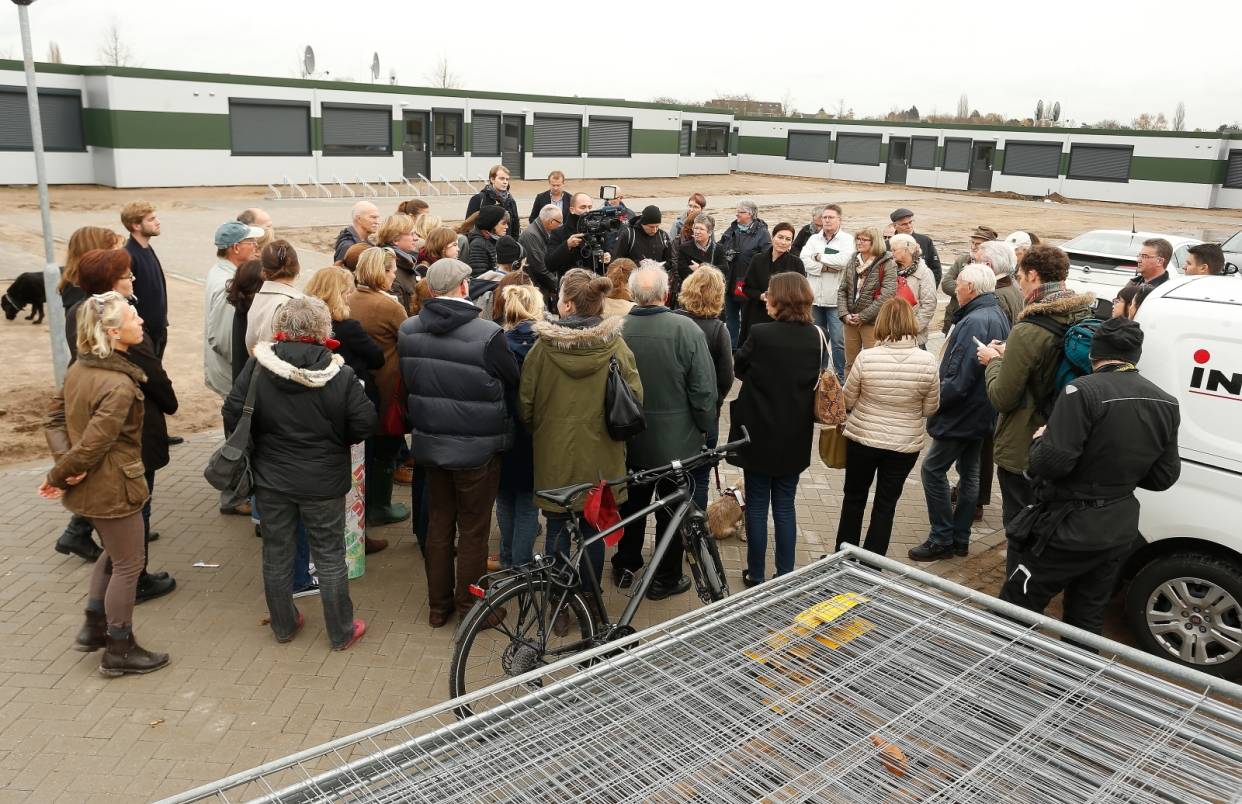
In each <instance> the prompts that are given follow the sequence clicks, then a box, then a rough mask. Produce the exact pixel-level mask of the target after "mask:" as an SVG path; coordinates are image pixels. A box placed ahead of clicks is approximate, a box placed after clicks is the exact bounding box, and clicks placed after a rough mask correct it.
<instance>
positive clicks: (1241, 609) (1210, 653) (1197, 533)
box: [1122, 276, 1242, 677]
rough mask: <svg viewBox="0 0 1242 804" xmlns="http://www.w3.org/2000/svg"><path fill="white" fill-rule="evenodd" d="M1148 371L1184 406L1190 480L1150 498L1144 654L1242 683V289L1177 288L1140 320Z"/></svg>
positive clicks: (1145, 504)
mask: <svg viewBox="0 0 1242 804" xmlns="http://www.w3.org/2000/svg"><path fill="white" fill-rule="evenodd" d="M1137 320H1138V322H1139V324H1141V325H1142V327H1143V331H1144V333H1145V335H1146V336H1147V337H1146V338H1145V339H1144V344H1143V358H1142V360H1141V361H1140V362H1139V365H1138V368H1139V370H1140V371H1141V372H1143V375H1144V376H1146V377H1147V378H1148V379H1150V380H1151V381H1152V382H1154V383H1156V384H1157V385H1159V386H1160V387H1161V388H1162V389H1164V390H1165V391H1166V392H1168V393H1170V394H1173V395H1174V396H1176V397H1177V399H1178V404H1179V408H1180V410H1181V428H1180V430H1179V433H1178V451H1179V452H1180V454H1181V458H1182V471H1181V477H1180V478H1179V479H1178V481H1177V483H1176V484H1175V485H1174V486H1173V487H1172V488H1171V489H1169V490H1167V491H1163V492H1159V493H1157V492H1149V491H1143V490H1141V489H1140V490H1139V491H1138V492H1137V496H1138V498H1139V501H1140V502H1141V504H1142V511H1141V513H1140V516H1139V531H1140V535H1141V544H1140V546H1138V549H1137V550H1136V551H1135V552H1134V553H1133V554H1132V555H1131V556H1130V558H1129V559H1128V561H1127V565H1126V568H1125V570H1124V572H1123V573H1122V582H1123V583H1124V584H1126V590H1125V596H1124V604H1123V605H1124V616H1125V620H1126V622H1127V624H1128V626H1129V627H1130V629H1131V630H1132V631H1133V633H1134V635H1135V637H1136V638H1137V640H1138V642H1139V644H1140V645H1141V646H1142V647H1143V648H1144V649H1145V650H1148V651H1150V652H1152V653H1155V654H1157V655H1159V656H1162V657H1164V658H1166V659H1171V660H1173V661H1177V662H1181V663H1182V664H1187V665H1190V666H1192V667H1195V668H1196V669H1198V670H1202V671H1205V672H1208V673H1213V674H1215V675H1220V676H1225V677H1236V676H1239V675H1242V526H1240V525H1239V523H1242V493H1240V481H1242V329H1239V327H1238V326H1237V322H1238V321H1239V320H1242V282H1239V281H1238V280H1237V278H1236V277H1233V276H1198V277H1188V278H1185V279H1184V280H1175V281H1170V282H1167V283H1165V284H1164V285H1162V286H1160V287H1159V288H1157V289H1156V291H1155V292H1154V293H1153V294H1152V295H1151V296H1149V297H1148V299H1147V301H1146V302H1144V304H1143V307H1142V309H1140V310H1139V313H1138V316H1137Z"/></svg>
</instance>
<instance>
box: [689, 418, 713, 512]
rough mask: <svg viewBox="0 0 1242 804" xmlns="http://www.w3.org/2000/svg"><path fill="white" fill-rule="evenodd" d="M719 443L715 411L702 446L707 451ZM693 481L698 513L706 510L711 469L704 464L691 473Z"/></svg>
mask: <svg viewBox="0 0 1242 804" xmlns="http://www.w3.org/2000/svg"><path fill="white" fill-rule="evenodd" d="M719 441H720V409H719V408H717V409H716V421H715V422H714V423H713V424H712V429H711V430H710V431H709V432H707V433H706V434H705V435H704V439H703V445H704V446H705V447H707V448H708V449H715V447H716V444H717V443H718V442H719ZM691 477H692V478H693V480H694V504H695V505H697V506H698V507H699V510H700V511H706V510H707V488H708V486H710V485H711V482H712V467H711V466H708V465H707V464H704V465H703V466H700V467H699V468H698V469H695V470H694V472H692V473H691Z"/></svg>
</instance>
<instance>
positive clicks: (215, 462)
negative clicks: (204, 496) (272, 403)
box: [203, 362, 263, 507]
mask: <svg viewBox="0 0 1242 804" xmlns="http://www.w3.org/2000/svg"><path fill="white" fill-rule="evenodd" d="M262 371H263V368H262V367H261V366H260V365H259V364H258V363H257V362H256V363H255V364H254V370H253V371H252V372H251V374H250V385H249V386H248V387H247V388H246V402H245V404H244V406H243V407H242V415H241V418H240V419H238V420H237V426H236V427H234V428H233V432H231V433H229V437H228V438H226V439H225V440H224V443H223V444H221V445H220V446H219V447H218V448H216V451H215V452H213V453H211V457H210V458H208V459H207V468H206V469H204V470H203V477H205V478H206V479H207V482H208V483H210V484H211V486H212V488H214V489H217V490H218V491H226V492H230V493H231V496H230V502H227V503H225V504H224V505H222V506H221V507H229V506H230V505H239V504H240V503H241V502H242V501H243V500H246V499H248V498H249V497H250V492H251V491H253V490H254V472H253V471H252V470H251V468H250V452H251V450H252V449H253V448H254V442H253V441H252V440H251V438H250V421H251V419H252V418H253V416H254V397H255V391H256V389H257V388H258V387H259V374H260V372H262Z"/></svg>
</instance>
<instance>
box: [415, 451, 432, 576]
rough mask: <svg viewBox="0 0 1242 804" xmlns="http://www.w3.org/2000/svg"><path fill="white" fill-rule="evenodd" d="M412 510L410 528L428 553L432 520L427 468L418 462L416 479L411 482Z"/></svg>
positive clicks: (420, 545)
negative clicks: (428, 495)
mask: <svg viewBox="0 0 1242 804" xmlns="http://www.w3.org/2000/svg"><path fill="white" fill-rule="evenodd" d="M410 511H411V512H413V516H411V517H410V529H411V530H412V531H413V532H414V538H415V539H418V549H419V550H420V551H422V552H423V553H424V554H426V552H427V527H428V523H429V522H430V521H431V517H430V512H429V510H428V506H427V469H426V467H423V466H419V465H418V464H415V465H414V480H413V482H412V483H411V484H410Z"/></svg>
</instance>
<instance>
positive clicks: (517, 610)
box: [449, 578, 595, 717]
mask: <svg viewBox="0 0 1242 804" xmlns="http://www.w3.org/2000/svg"><path fill="white" fill-rule="evenodd" d="M502 610H503V612H504V614H503V619H500V621H499V622H498V623H496V622H495V621H496V619H497V616H496V615H498V614H499V612H501V611H502ZM493 623H495V624H494V625H493ZM594 634H595V623H594V621H593V620H592V619H591V613H590V610H589V609H588V608H587V605H586V601H585V600H583V598H582V595H581V594H579V593H578V591H577V590H576V589H566V588H565V587H563V586H558V585H557V584H554V583H551V582H550V581H548V580H547V579H545V578H538V579H523V578H515V579H514V580H513V581H512V582H510V583H508V584H505V585H504V586H502V587H501V588H500V589H496V590H493V591H491V592H489V594H488V595H487V596H486V597H485V598H484V599H483V600H482V601H480V603H479V604H478V605H476V606H475V607H474V609H472V610H471V612H470V614H469V615H467V617H466V619H465V620H464V621H462V624H461V629H460V630H459V631H458V634H457V641H456V644H455V645H454V646H453V659H452V663H451V664H450V665H449V695H450V696H451V697H453V698H457V697H459V696H462V695H467V694H469V693H472V692H477V691H479V690H481V689H483V688H485V687H489V686H491V685H492V684H496V683H498V682H500V681H504V680H506V679H509V678H514V677H516V676H520V675H522V674H523V673H528V672H530V671H532V670H538V669H539V668H541V667H544V666H546V665H548V664H551V663H553V662H555V661H558V660H560V659H563V658H565V657H566V656H571V655H573V654H575V653H578V652H580V651H583V650H586V649H587V648H588V647H590V646H591V638H592V636H594ZM552 680H554V679H553V678H552V677H535V678H533V679H531V680H529V681H527V682H526V684H525V685H522V686H519V687H517V688H514V689H511V690H507V691H506V692H505V693H503V694H500V695H497V696H493V697H491V698H488V699H486V700H480V701H473V702H471V703H470V704H468V705H462V706H460V707H458V708H457V714H458V716H459V717H468V716H469V715H471V714H473V713H474V712H478V711H483V710H486V709H490V708H492V707H493V706H496V705H498V704H500V703H504V702H505V701H510V700H513V699H515V698H519V697H521V696H523V695H525V694H526V693H528V692H530V691H531V690H534V689H538V688H540V687H542V686H543V685H544V684H545V683H548V682H551V681H552Z"/></svg>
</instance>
